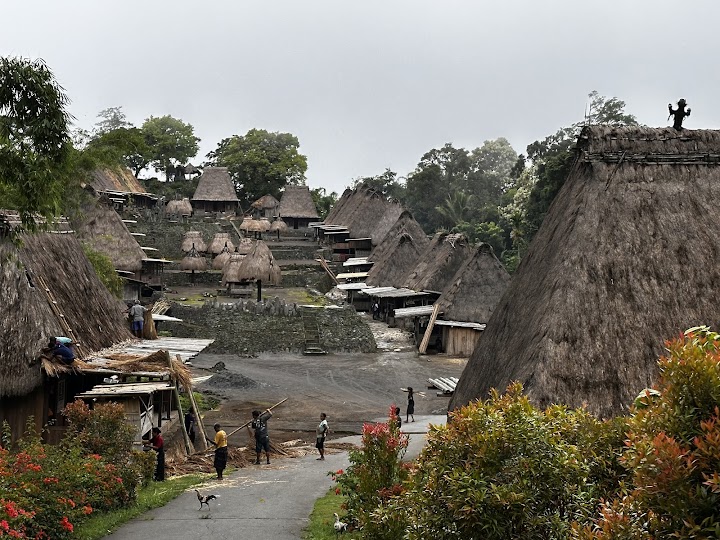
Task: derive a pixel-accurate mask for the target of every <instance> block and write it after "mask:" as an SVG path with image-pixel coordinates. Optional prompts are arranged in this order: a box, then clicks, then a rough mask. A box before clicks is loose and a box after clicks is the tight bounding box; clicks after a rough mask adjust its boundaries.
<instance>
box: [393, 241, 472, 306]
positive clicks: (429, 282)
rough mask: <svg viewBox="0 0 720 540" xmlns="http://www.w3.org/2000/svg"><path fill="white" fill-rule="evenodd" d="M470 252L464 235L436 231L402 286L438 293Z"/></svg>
mask: <svg viewBox="0 0 720 540" xmlns="http://www.w3.org/2000/svg"><path fill="white" fill-rule="evenodd" d="M471 254H472V250H471V248H470V245H469V244H468V241H467V238H466V237H465V236H464V235H462V234H448V233H446V232H439V233H436V234H435V236H434V237H433V238H432V240H431V241H430V244H429V245H428V247H427V248H426V249H425V252H424V253H423V254H422V256H421V258H420V262H418V264H417V266H416V267H415V269H414V270H413V271H412V272H410V273H409V274H408V276H407V277H406V279H405V283H404V286H405V287H407V288H409V289H413V290H416V291H428V292H434V293H437V294H438V295H439V294H440V293H441V292H442V291H443V290H445V288H446V287H447V286H448V285H449V284H450V282H451V280H452V278H453V276H454V275H455V273H456V272H457V271H458V270H459V269H460V267H461V266H462V265H463V263H464V262H465V261H466V260H467V259H468V258H469V257H470V255H471Z"/></svg>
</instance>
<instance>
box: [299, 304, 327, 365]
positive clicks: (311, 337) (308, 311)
mask: <svg viewBox="0 0 720 540" xmlns="http://www.w3.org/2000/svg"><path fill="white" fill-rule="evenodd" d="M317 313H318V310H317V309H314V308H301V310H300V315H301V317H302V322H303V331H304V333H305V349H304V350H303V354H307V355H316V354H327V351H326V350H324V349H323V348H322V347H321V346H320V329H319V327H318V321H317Z"/></svg>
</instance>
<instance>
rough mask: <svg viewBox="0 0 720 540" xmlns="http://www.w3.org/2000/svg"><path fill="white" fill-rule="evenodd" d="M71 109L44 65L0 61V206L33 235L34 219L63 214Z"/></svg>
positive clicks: (17, 60)
mask: <svg viewBox="0 0 720 540" xmlns="http://www.w3.org/2000/svg"><path fill="white" fill-rule="evenodd" d="M67 104H68V98H67V96H66V95H65V91H64V90H63V88H62V87H61V86H60V85H59V84H58V83H57V81H56V80H55V77H54V76H53V74H52V72H51V71H50V69H49V68H48V67H47V65H46V64H45V63H44V62H43V61H42V60H27V59H23V58H0V200H2V201H3V206H5V207H10V208H13V209H15V210H18V211H19V212H20V218H21V221H22V224H23V226H24V227H25V228H27V229H29V230H34V229H36V228H37V222H36V221H35V217H34V214H40V215H41V216H43V217H44V218H46V219H48V220H51V219H52V218H53V217H54V216H56V215H57V214H58V213H59V209H60V202H61V200H62V196H63V193H64V191H65V187H66V184H67V182H68V179H69V172H70V159H69V158H70V151H71V144H70V135H69V130H68V124H69V120H70V116H69V114H68V113H67V111H66V106H67Z"/></svg>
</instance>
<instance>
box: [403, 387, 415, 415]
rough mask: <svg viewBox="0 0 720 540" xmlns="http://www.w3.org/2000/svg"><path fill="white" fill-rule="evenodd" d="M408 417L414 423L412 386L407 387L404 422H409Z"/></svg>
mask: <svg viewBox="0 0 720 540" xmlns="http://www.w3.org/2000/svg"><path fill="white" fill-rule="evenodd" d="M410 417H412V421H413V422H414V421H415V394H414V393H413V389H412V386H408V404H407V410H406V411H405V422H406V423H407V422H409V421H410Z"/></svg>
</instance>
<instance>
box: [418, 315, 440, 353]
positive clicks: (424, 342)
mask: <svg viewBox="0 0 720 540" xmlns="http://www.w3.org/2000/svg"><path fill="white" fill-rule="evenodd" d="M439 312H440V304H438V303H436V304H435V305H434V306H433V310H432V315H430V322H428V326H427V328H426V329H425V335H424V336H423V339H422V342H421V343H420V348H419V349H418V352H419V353H420V354H425V351H427V348H428V344H429V343H430V336H431V335H432V331H433V327H434V326H435V320H436V319H437V316H438V313H439Z"/></svg>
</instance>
